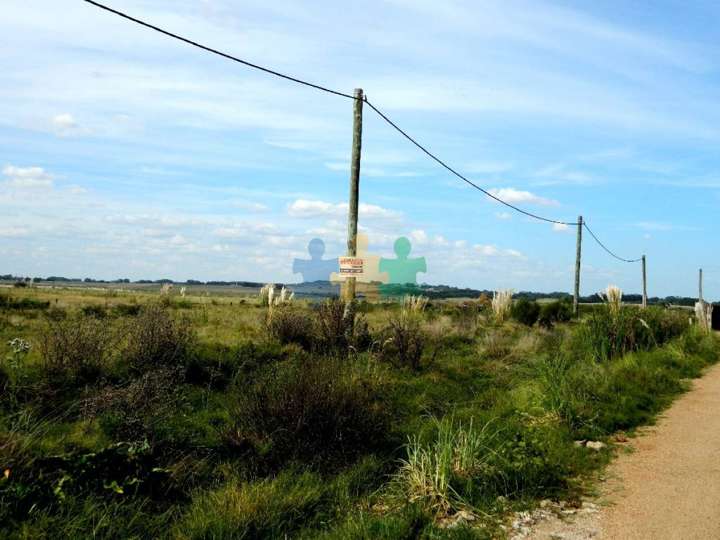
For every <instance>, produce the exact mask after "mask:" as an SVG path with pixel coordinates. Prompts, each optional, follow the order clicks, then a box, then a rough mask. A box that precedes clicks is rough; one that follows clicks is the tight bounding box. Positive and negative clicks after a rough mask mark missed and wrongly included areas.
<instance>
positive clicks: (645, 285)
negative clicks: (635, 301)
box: [642, 255, 647, 308]
mask: <svg viewBox="0 0 720 540" xmlns="http://www.w3.org/2000/svg"><path fill="white" fill-rule="evenodd" d="M645 263H646V261H645V255H643V256H642V276H643V297H642V307H643V308H646V307H647V271H646V266H645Z"/></svg>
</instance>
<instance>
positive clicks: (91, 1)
mask: <svg viewBox="0 0 720 540" xmlns="http://www.w3.org/2000/svg"><path fill="white" fill-rule="evenodd" d="M84 1H85V2H87V3H88V4H91V5H93V6H95V7H98V8H100V9H102V10H105V11H107V12H109V13H112V14H114V15H117V16H119V17H122V18H123V19H127V20H128V21H132V22H134V23H136V24H139V25H141V26H144V27H145V28H149V29H151V30H154V31H156V32H160V33H161V34H164V35H166V36H168V37H171V38H173V39H177V40H179V41H182V42H183V43H187V44H188V45H192V46H193V47H197V48H199V49H202V50H204V51H207V52H210V53H212V54H216V55H218V56H221V57H223V58H226V59H228V60H232V61H234V62H238V63H240V64H243V65H245V66H248V67H251V68H253V69H257V70H260V71H263V72H265V73H268V74H270V75H275V76H276V77H280V78H283V79H286V80H288V81H292V82H295V83H298V84H302V85H304V86H309V87H310V88H315V89H316V90H322V91H323V92H327V93H329V94H334V95H336V96H341V97H344V98H348V99H357V98H356V97H355V96H353V95H351V94H346V93H344V92H340V91H338V90H333V89H332V88H327V87H326V86H322V85H319V84H315V83H311V82H308V81H304V80H302V79H298V78H297V77H292V76H290V75H285V74H284V73H280V72H279V71H275V70H272V69H269V68H266V67H263V66H259V65H257V64H253V63H252V62H248V61H247V60H243V59H241V58H238V57H236V56H232V55H230V54H227V53H224V52H222V51H218V50H217V49H213V48H212V47H208V46H206V45H202V44H200V43H197V42H196V41H192V40H190V39H188V38H185V37H182V36H180V35H178V34H174V33H173V32H170V31H168V30H164V29H162V28H160V27H158V26H155V25H154V24H150V23H148V22H145V21H142V20H140V19H137V18H135V17H132V16H131V15H128V14H127V13H123V12H122V11H118V10H116V9H113V8H111V7H109V6H106V5H104V4H101V3H99V2H95V1H94V0H84ZM363 99H364V101H365V102H366V103H367V104H368V106H370V108H371V109H372V110H373V111H375V112H376V113H377V114H378V115H379V116H380V118H382V119H383V120H384V121H385V122H387V123H388V124H389V125H390V126H392V127H393V128H394V129H395V130H397V131H398V133H400V134H401V135H402V136H403V137H405V138H406V139H407V140H409V141H410V142H411V143H413V144H414V145H415V146H416V147H418V148H419V149H420V150H422V152H424V153H425V154H427V155H428V156H429V157H430V158H431V159H433V160H434V161H436V162H437V163H439V164H440V165H441V166H442V167H444V168H445V169H447V170H448V171H450V172H451V173H452V174H453V175H455V176H457V177H458V178H460V179H461V180H463V181H464V182H466V183H467V184H469V185H470V186H472V187H474V188H475V189H477V190H479V191H481V192H482V193H484V194H485V195H487V196H488V197H490V198H491V199H494V200H495V201H497V202H499V203H501V204H504V205H505V206H507V207H508V208H512V209H513V210H515V211H516V212H520V213H521V214H525V215H526V216H529V217H531V218H534V219H538V220H540V221H545V222H548V223H556V224H558V225H577V223H574V222H569V221H559V220H555V219H549V218H545V217H542V216H539V215H537V214H533V213H532V212H528V211H527V210H523V209H522V208H519V207H517V206H515V205H513V204H511V203H509V202H507V201H504V200H502V199H501V198H499V197H497V196H496V195H493V194H492V193H491V192H489V191H487V190H485V189H483V188H482V187H480V186H478V185H477V184H475V183H474V182H472V181H470V180H468V179H467V178H466V177H465V176H463V175H462V174H460V173H459V172H457V171H456V170H455V169H453V168H452V167H450V166H449V165H448V164H447V163H445V162H444V161H443V160H441V159H440V158H438V157H437V156H436V155H434V154H433V153H432V152H430V151H429V150H428V149H427V148H425V147H424V146H422V145H421V144H420V143H418V142H417V141H416V140H415V139H413V138H412V137H411V136H410V135H408V134H407V133H406V132H405V131H404V130H402V129H401V128H400V127H399V126H398V125H397V124H395V123H394V122H393V121H392V120H390V118H388V117H387V115H385V114H384V113H382V112H381V111H380V110H379V109H378V108H377V107H375V106H374V105H373V104H372V103H370V102H369V101H368V100H367V99H366V98H363Z"/></svg>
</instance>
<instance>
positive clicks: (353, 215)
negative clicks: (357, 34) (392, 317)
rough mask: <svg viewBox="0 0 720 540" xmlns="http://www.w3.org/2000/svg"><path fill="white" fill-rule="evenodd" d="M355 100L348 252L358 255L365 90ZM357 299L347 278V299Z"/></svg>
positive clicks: (357, 94) (351, 278)
mask: <svg viewBox="0 0 720 540" xmlns="http://www.w3.org/2000/svg"><path fill="white" fill-rule="evenodd" d="M354 97H355V99H354V102H353V140H352V157H351V160H350V204H349V207H348V240H347V254H348V256H349V257H355V256H356V255H357V227H358V197H359V195H360V152H361V149H362V111H363V91H362V88H356V89H355V92H354ZM354 299H355V278H354V277H348V278H346V279H345V300H346V301H352V300H354Z"/></svg>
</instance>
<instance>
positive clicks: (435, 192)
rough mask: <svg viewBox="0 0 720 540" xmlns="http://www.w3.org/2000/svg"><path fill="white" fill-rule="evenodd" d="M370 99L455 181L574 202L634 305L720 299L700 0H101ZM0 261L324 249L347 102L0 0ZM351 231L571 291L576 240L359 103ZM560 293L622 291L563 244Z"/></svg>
mask: <svg viewBox="0 0 720 540" xmlns="http://www.w3.org/2000/svg"><path fill="white" fill-rule="evenodd" d="M107 1H108V3H110V4H111V5H112V6H114V7H116V8H117V9H120V10H123V11H127V12H128V13H130V14H132V15H135V16H137V17H140V18H144V19H147V20H148V21H151V22H154V23H155V24H158V25H160V26H163V27H166V28H168V29H170V30H172V31H174V32H177V33H180V34H183V35H186V36H188V37H190V38H192V39H195V40H197V41H200V42H203V43H207V44H208V45H211V46H213V47H216V48H218V49H221V50H224V51H227V52H229V53H232V54H235V55H237V56H240V57H242V58H245V59H247V60H249V61H252V62H256V63H260V64H263V65H267V66H269V67H272V68H274V69H277V70H280V71H285V72H288V73H290V74H293V75H296V76H299V77H302V78H306V79H308V80H312V81H316V82H318V83H321V84H325V85H327V86H330V87H333V88H337V89H339V90H342V91H346V92H352V89H353V88H355V87H362V88H364V90H365V92H366V93H367V95H368V96H369V98H370V99H371V100H372V101H373V103H374V104H376V105H377V106H378V107H380V108H381V109H383V110H384V111H385V112H387V113H388V114H389V115H390V116H391V117H392V118H393V119H395V120H396V121H397V122H398V123H400V124H401V125H402V126H403V127H404V128H406V129H407V130H408V131H409V132H410V133H412V134H413V135H414V136H416V137H417V138H418V139H419V140H420V141H421V142H423V143H424V144H426V145H428V146H429V147H431V148H432V149H433V150H434V151H435V152H437V153H438V154H439V155H440V156H441V157H443V159H445V160H447V161H448V162H450V163H451V164H452V165H453V166H454V167H456V168H457V169H458V170H460V171H462V172H463V173H464V174H466V175H467V176H468V177H470V178H471V179H472V180H473V181H475V182H477V183H478V184H480V185H482V186H483V187H485V188H486V189H492V190H497V191H495V193H498V194H500V195H502V196H504V197H507V198H508V199H509V200H510V201H511V202H513V203H515V204H517V205H519V206H522V207H523V208H526V209H528V210H529V211H532V212H537V213H539V214H543V215H548V216H551V217H554V218H557V219H562V220H568V221H574V220H575V219H576V217H577V216H578V215H579V214H582V215H583V216H584V217H585V219H586V220H587V221H588V223H589V224H590V226H591V227H592V228H593V230H594V231H595V232H596V233H597V234H598V235H599V236H600V237H601V239H603V240H604V241H605V242H606V243H607V244H608V245H609V246H610V247H611V248H612V249H613V250H615V251H616V252H618V253H619V254H620V255H622V256H624V257H632V258H634V257H638V256H640V255H641V254H643V253H645V254H647V257H648V272H649V293H650V294H651V295H655V294H659V295H668V294H683V295H694V294H696V293H695V291H696V281H697V277H696V276H697V269H698V268H699V267H701V266H703V267H705V268H706V284H705V289H706V295H707V296H710V297H713V298H717V297H720V260H718V255H717V249H716V248H715V238H716V231H717V229H718V219H717V217H716V216H717V211H718V209H719V208H720V174H718V173H719V172H720V154H719V153H718V151H717V147H718V143H719V142H720V100H718V97H719V96H718V89H719V88H720V45H719V44H720V39H719V38H720V35H719V34H720V30H718V26H717V24H716V21H717V20H718V19H719V18H720V4H718V3H717V2H711V1H707V2H680V1H670V0H665V1H657V2H653V3H652V4H649V3H647V2H640V1H638V2H613V1H607V2H601V3H598V2H590V1H577V2H530V1H527V2H521V1H518V2H516V1H507V0H502V1H500V0H497V1H467V2H465V1H446V2H437V1H429V0H412V1H411V0H387V1H366V2H362V3H347V2H329V1H328V2H324V1H318V2H313V3H312V4H308V3H305V2H288V1H283V0H278V1H274V2H266V1H259V0H257V1H235V2H231V1H228V0H192V1H191V0H173V1H172V2H170V1H165V0H157V1H146V0H107ZM1 21H2V32H0V61H1V62H2V66H3V70H2V71H1V72H0V257H1V260H2V265H0V266H1V268H0V273H16V274H29V275H50V274H55V275H68V276H77V277H85V276H92V277H98V278H115V277H130V278H133V279H138V278H160V277H170V278H173V279H187V278H196V279H228V280H231V279H248V280H257V281H286V282H292V281H294V280H296V279H298V278H299V276H297V275H293V274H292V259H293V258H295V257H302V256H304V255H306V245H307V243H308V241H309V240H310V239H311V238H313V237H315V236H319V237H321V238H323V239H324V240H325V241H326V243H327V255H328V256H335V255H339V254H342V252H343V251H344V247H343V246H344V238H345V234H346V233H345V231H346V207H345V206H344V203H345V202H346V200H347V193H348V175H349V172H348V163H349V153H350V143H351V120H352V103H351V102H350V101H348V100H345V99H343V98H339V97H335V96H330V95H326V94H323V93H319V92H316V91H314V90H312V89H307V88H303V87H298V86H296V85H294V84H292V83H288V82H286V81H283V80H280V79H276V78H274V77H268V76H266V75H264V74H262V73H259V72H256V71H253V70H250V69H247V68H244V67H243V66H240V65H238V64H234V63H230V62H228V61H225V60H222V59H220V58H217V57H213V56H211V55H209V54H207V53H204V52H202V51H198V50H196V49H193V48H190V47H188V46H186V45H183V44H181V43H178V42H175V41H172V40H169V39H168V38H165V37H163V36H160V35H158V34H156V33H153V32H150V31H148V30H145V29H143V28H141V27H137V26H135V25H133V24H131V23H128V22H126V21H123V20H121V19H119V18H116V17H114V16H111V15H109V14H107V13H104V12H101V11H99V10H98V9H97V8H94V7H92V6H90V5H88V4H85V3H84V2H80V1H79V0H52V1H49V0H35V1H33V2H27V1H26V0H6V1H5V2H3V14H2V18H1ZM363 142H364V152H363V163H362V180H361V195H360V196H361V203H362V206H361V209H360V227H361V229H362V230H364V231H365V232H367V233H368V235H369V237H370V248H371V251H373V252H375V253H378V254H381V255H385V256H390V255H391V254H392V243H393V241H394V239H395V238H396V237H397V236H400V235H404V236H408V237H409V238H411V239H412V241H413V255H416V256H425V257H426V259H427V265H428V272H427V274H420V275H419V278H420V281H426V282H430V283H448V284H454V285H461V286H471V287H476V288H500V287H502V288H513V289H515V290H545V291H548V290H564V291H570V290H571V288H572V279H573V278H572V276H573V265H574V253H575V232H574V231H573V230H563V229H559V230H558V228H557V227H556V228H553V227H552V226H551V225H549V224H545V223H539V222H535V221H532V220H530V219H528V218H526V217H524V216H521V215H518V214H514V213H512V212H511V211H510V210H508V209H507V208H504V207H501V206H499V205H498V204H497V203H494V202H492V201H490V200H488V199H487V198H486V197H484V196H483V195H482V194H481V193H479V192H477V191H475V190H472V189H469V188H467V187H465V186H463V185H462V183H461V182H460V181H459V180H457V179H455V178H453V177H451V176H449V175H448V174H447V173H446V172H445V171H444V170H442V169H440V168H439V167H438V166H437V165H436V164H434V163H433V162H431V161H429V160H428V159H427V158H426V157H425V156H423V155H422V154H421V153H419V152H418V151H417V150H416V149H415V148H413V147H412V146H411V145H409V143H407V141H405V140H403V139H402V138H400V137H399V136H398V135H397V134H396V133H395V132H393V131H392V130H391V129H389V127H388V126H387V125H385V124H384V123H382V122H381V121H380V120H379V119H378V118H377V117H376V116H374V115H373V114H372V112H371V111H370V110H368V109H366V111H365V125H364V141H363ZM583 262H584V266H583V283H582V292H583V293H592V292H595V291H597V290H600V289H601V288H604V287H605V286H606V285H607V284H609V283H615V284H617V285H619V286H620V287H622V288H623V289H624V290H626V291H629V292H631V291H632V292H637V291H639V290H640V267H639V265H638V264H634V265H632V264H624V263H620V262H618V261H616V260H614V259H612V258H610V257H609V256H608V255H606V254H605V253H604V252H602V251H601V250H600V248H599V247H598V246H597V245H596V244H594V243H592V242H591V241H590V240H589V239H588V240H587V241H586V242H585V244H584V259H583Z"/></svg>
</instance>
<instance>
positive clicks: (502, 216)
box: [495, 212, 512, 219]
mask: <svg viewBox="0 0 720 540" xmlns="http://www.w3.org/2000/svg"><path fill="white" fill-rule="evenodd" d="M495 217H496V218H498V219H512V214H511V213H510V212H495Z"/></svg>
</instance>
